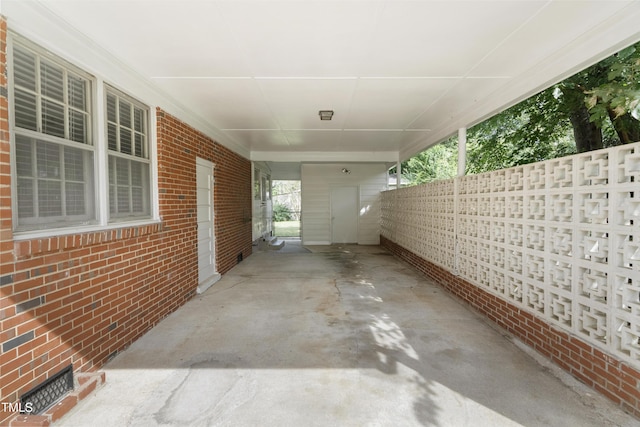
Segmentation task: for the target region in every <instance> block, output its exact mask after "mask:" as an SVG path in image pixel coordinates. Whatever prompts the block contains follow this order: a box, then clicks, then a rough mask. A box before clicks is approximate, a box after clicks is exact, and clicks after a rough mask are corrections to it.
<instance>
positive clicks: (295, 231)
mask: <svg viewBox="0 0 640 427" xmlns="http://www.w3.org/2000/svg"><path fill="white" fill-rule="evenodd" d="M273 235H274V236H277V237H300V221H278V222H275V221H274V222H273Z"/></svg>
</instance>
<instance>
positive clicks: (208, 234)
mask: <svg viewBox="0 0 640 427" xmlns="http://www.w3.org/2000/svg"><path fill="white" fill-rule="evenodd" d="M213 167H214V165H213V163H211V162H210V161H208V160H205V159H201V158H199V157H198V158H196V194H197V196H196V204H197V222H198V293H202V292H204V291H205V290H207V289H208V288H209V287H210V286H211V285H213V284H214V283H215V282H217V281H218V279H220V274H219V273H217V272H216V252H215V249H216V241H215V233H214V210H213V185H214V180H213Z"/></svg>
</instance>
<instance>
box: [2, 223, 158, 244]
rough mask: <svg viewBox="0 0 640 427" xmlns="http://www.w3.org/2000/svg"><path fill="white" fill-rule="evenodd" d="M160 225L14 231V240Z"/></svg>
mask: <svg viewBox="0 0 640 427" xmlns="http://www.w3.org/2000/svg"><path fill="white" fill-rule="evenodd" d="M160 223H161V222H160V221H155V220H141V221H127V222H118V223H112V224H109V225H105V226H101V225H87V226H75V227H65V228H49V229H46V230H36V231H14V232H13V240H15V241H20V240H32V239H47V238H49V237H60V236H72V235H75V234H84V233H100V232H103V231H111V230H117V229H119V228H137V227H143V226H147V225H155V224H160Z"/></svg>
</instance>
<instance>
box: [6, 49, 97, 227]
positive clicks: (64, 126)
mask: <svg viewBox="0 0 640 427" xmlns="http://www.w3.org/2000/svg"><path fill="white" fill-rule="evenodd" d="M90 94H91V81H90V80H89V77H88V76H87V75H86V74H85V73H83V72H81V71H79V70H77V69H75V68H74V67H72V66H70V65H69V64H66V63H65V62H63V61H61V60H58V59H56V58H54V57H52V56H49V55H44V54H42V53H41V52H39V51H38V50H37V49H35V48H32V47H30V46H27V45H22V44H14V45H13V97H12V99H13V107H14V130H15V138H14V140H15V151H14V152H15V160H16V175H17V176H16V178H17V179H16V185H17V195H16V196H17V197H16V199H17V206H16V208H17V230H33V229H41V228H55V227H64V226H71V225H77V224H86V223H92V222H94V223H95V221H96V209H95V197H94V194H95V191H94V189H95V186H94V185H95V182H94V176H93V175H94V146H93V141H92V138H91V128H90V126H91V115H92V112H91V108H90V106H91V99H90Z"/></svg>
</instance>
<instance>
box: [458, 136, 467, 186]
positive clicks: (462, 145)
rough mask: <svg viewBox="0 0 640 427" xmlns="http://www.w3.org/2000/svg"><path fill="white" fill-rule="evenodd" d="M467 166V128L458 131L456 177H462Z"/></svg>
mask: <svg viewBox="0 0 640 427" xmlns="http://www.w3.org/2000/svg"><path fill="white" fill-rule="evenodd" d="M466 166H467V128H460V129H458V176H464V174H465V168H466Z"/></svg>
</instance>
